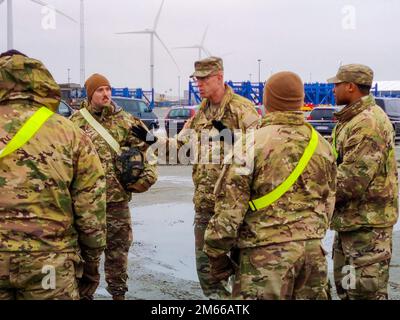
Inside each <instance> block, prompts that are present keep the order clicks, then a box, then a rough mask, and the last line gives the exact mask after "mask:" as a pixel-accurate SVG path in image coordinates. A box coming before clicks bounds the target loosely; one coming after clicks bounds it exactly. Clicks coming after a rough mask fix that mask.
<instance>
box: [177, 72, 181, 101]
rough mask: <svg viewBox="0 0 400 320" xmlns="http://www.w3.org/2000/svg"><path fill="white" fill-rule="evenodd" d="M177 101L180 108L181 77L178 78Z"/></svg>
mask: <svg viewBox="0 0 400 320" xmlns="http://www.w3.org/2000/svg"><path fill="white" fill-rule="evenodd" d="M178 101H179V106H181V76H178Z"/></svg>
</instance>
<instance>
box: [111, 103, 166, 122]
mask: <svg viewBox="0 0 400 320" xmlns="http://www.w3.org/2000/svg"><path fill="white" fill-rule="evenodd" d="M112 99H113V101H114V102H115V103H116V104H117V105H119V106H120V107H122V109H124V110H125V111H126V112H128V113H130V114H132V115H133V116H135V117H136V118H139V119H140V120H142V121H143V122H144V124H145V125H146V126H147V127H148V128H149V130H151V129H158V128H159V127H160V124H159V121H158V118H157V116H156V114H155V113H154V112H153V111H152V110H151V109H150V108H149V107H148V106H147V104H146V103H145V102H144V101H143V100H140V99H133V98H121V97H113V98H112Z"/></svg>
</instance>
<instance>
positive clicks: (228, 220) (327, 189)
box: [204, 112, 336, 257]
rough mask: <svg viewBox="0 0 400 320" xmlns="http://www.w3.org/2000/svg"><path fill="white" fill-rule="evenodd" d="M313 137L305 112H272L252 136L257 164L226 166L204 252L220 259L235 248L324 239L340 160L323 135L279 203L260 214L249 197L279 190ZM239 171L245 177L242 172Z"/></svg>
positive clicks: (257, 196)
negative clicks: (296, 178)
mask: <svg viewBox="0 0 400 320" xmlns="http://www.w3.org/2000/svg"><path fill="white" fill-rule="evenodd" d="M310 138H311V128H310V127H309V125H307V124H306V122H305V121H304V116H303V113H302V112H273V113H268V114H267V115H266V116H265V117H264V118H263V121H262V124H261V128H260V129H258V130H257V131H256V132H255V135H254V146H253V147H254V149H253V152H254V167H253V169H251V168H248V169H247V170H248V172H247V174H245V175H243V172H245V169H246V167H245V165H244V164H242V163H241V162H240V161H236V162H234V163H233V164H231V165H229V166H226V167H225V168H224V171H223V173H222V174H221V177H220V179H219V181H218V184H217V187H216V197H217V198H216V204H215V215H214V216H213V218H212V219H211V221H210V223H209V224H208V228H207V230H206V233H205V247H204V250H205V252H206V253H207V254H208V255H210V256H214V257H217V256H219V255H221V254H224V253H227V252H228V251H229V250H230V249H231V248H232V247H239V248H247V247H257V246H266V245H270V244H276V243H282V242H288V241H297V240H307V239H322V238H323V237H324V236H325V233H326V230H327V229H328V227H329V221H330V218H331V216H332V213H333V209H334V204H335V186H336V178H335V177H336V163H335V158H334V156H333V152H332V149H331V146H330V144H329V143H328V142H327V141H326V140H325V139H324V138H323V137H321V136H320V135H318V138H319V143H318V146H317V149H316V151H315V153H314V154H313V156H312V158H311V160H310V162H309V163H308V165H307V167H306V169H305V170H304V171H303V173H302V174H301V176H300V177H299V179H298V180H297V181H296V182H295V184H294V185H293V186H292V187H291V188H290V189H289V190H288V191H287V192H286V193H285V194H284V195H283V196H282V197H281V198H280V199H278V200H277V201H275V202H274V203H272V204H271V205H270V206H268V207H266V208H263V209H260V210H258V211H256V212H252V211H251V210H249V201H250V200H253V199H258V198H260V197H262V196H264V195H266V194H268V193H270V192H272V191H273V190H275V189H276V188H277V187H278V186H279V185H280V184H281V183H282V182H283V181H284V180H286V178H287V177H288V176H289V175H290V174H291V173H292V171H293V170H294V168H295V167H296V165H297V164H298V161H299V159H300V157H301V156H302V155H303V153H304V150H305V148H306V147H307V145H308V144H309V141H310ZM240 172H241V175H239V173H240Z"/></svg>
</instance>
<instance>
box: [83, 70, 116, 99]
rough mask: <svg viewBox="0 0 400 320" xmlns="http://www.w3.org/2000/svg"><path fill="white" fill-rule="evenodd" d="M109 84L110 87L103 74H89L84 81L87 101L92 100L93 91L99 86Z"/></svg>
mask: <svg viewBox="0 0 400 320" xmlns="http://www.w3.org/2000/svg"><path fill="white" fill-rule="evenodd" d="M103 86H109V87H110V88H111V85H110V82H109V81H108V80H107V78H106V77H105V76H102V75H101V74H98V73H95V74H93V75H91V76H90V77H89V78H88V79H87V80H86V82H85V89H86V94H87V97H88V101H89V102H90V100H92V96H93V93H94V92H95V91H96V90H97V89H98V88H100V87H103Z"/></svg>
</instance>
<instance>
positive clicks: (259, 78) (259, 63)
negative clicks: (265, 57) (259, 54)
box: [257, 59, 261, 82]
mask: <svg viewBox="0 0 400 320" xmlns="http://www.w3.org/2000/svg"><path fill="white" fill-rule="evenodd" d="M257 61H258V82H261V59H258V60H257Z"/></svg>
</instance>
